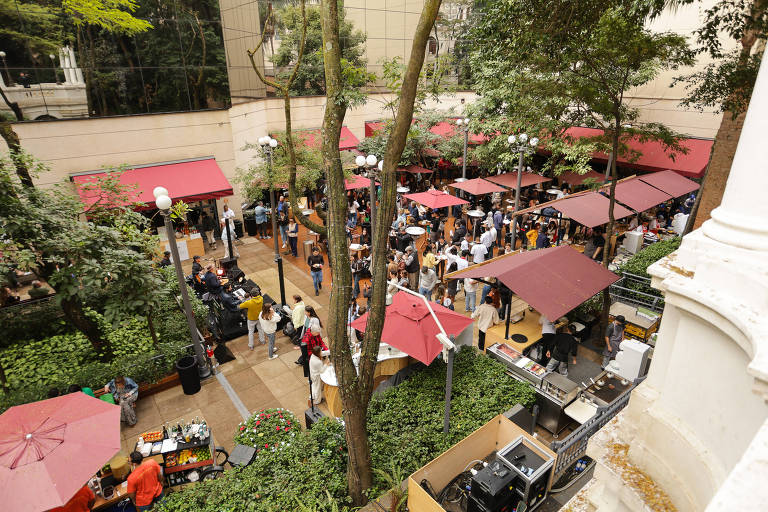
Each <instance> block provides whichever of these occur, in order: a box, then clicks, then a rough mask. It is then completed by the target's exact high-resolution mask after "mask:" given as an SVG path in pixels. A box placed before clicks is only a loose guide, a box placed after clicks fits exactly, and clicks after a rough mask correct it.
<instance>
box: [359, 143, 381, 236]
mask: <svg viewBox="0 0 768 512" xmlns="http://www.w3.org/2000/svg"><path fill="white" fill-rule="evenodd" d="M378 160H379V159H378V158H376V155H368V156H363V155H358V156H357V157H356V158H355V165H357V166H358V167H360V168H361V169H366V168H367V172H366V176H367V177H368V178H370V180H371V183H370V185H368V190H369V194H370V196H371V197H370V203H371V233H370V234H371V240H373V239H374V238H373V233H374V229H375V226H374V222H375V220H374V219H376V177H377V176H376V175H377V172H376V169H378V170H379V171H381V170H382V169H383V168H384V160H381V161H378Z"/></svg>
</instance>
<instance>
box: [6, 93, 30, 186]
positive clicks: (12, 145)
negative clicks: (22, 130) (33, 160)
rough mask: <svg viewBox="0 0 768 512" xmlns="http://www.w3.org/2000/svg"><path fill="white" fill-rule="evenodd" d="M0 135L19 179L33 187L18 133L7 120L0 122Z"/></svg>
mask: <svg viewBox="0 0 768 512" xmlns="http://www.w3.org/2000/svg"><path fill="white" fill-rule="evenodd" d="M14 104H15V103H14ZM0 135H2V136H3V139H5V143H6V144H8V153H9V155H10V157H11V160H12V161H13V166H14V168H15V169H16V175H17V176H18V177H19V181H21V184H22V185H24V186H25V187H34V186H35V183H34V182H33V181H32V175H31V174H30V173H29V168H28V167H27V162H26V161H25V160H24V155H23V152H22V149H21V142H20V141H19V135H18V134H17V133H16V132H15V131H14V129H13V125H12V124H11V123H9V122H4V123H0Z"/></svg>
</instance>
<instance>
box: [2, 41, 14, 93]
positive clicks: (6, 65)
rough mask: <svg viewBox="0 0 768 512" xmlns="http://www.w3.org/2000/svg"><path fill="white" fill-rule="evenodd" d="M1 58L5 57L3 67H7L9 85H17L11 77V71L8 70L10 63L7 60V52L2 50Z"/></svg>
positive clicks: (6, 74)
mask: <svg viewBox="0 0 768 512" xmlns="http://www.w3.org/2000/svg"><path fill="white" fill-rule="evenodd" d="M0 59H3V68H5V76H6V77H7V78H8V87H13V86H14V85H16V84H15V83H13V78H11V72H10V71H8V63H7V62H6V61H5V52H4V51H2V50H0Z"/></svg>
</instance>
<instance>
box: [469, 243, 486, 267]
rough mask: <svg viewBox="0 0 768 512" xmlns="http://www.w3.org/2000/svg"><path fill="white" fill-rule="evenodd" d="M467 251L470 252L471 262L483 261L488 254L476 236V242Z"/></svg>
mask: <svg viewBox="0 0 768 512" xmlns="http://www.w3.org/2000/svg"><path fill="white" fill-rule="evenodd" d="M469 252H470V253H471V254H472V263H474V264H478V263H482V262H484V261H485V255H486V254H488V248H487V247H486V246H485V244H483V243H482V242H481V241H480V239H479V238H478V239H477V242H476V243H475V245H473V246H472V248H471V249H470V250H469Z"/></svg>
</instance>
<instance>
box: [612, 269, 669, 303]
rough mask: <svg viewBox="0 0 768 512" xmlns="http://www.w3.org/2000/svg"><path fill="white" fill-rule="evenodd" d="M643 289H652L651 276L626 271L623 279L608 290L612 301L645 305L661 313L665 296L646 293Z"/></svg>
mask: <svg viewBox="0 0 768 512" xmlns="http://www.w3.org/2000/svg"><path fill="white" fill-rule="evenodd" d="M642 290H651V280H650V278H647V277H643V276H638V275H635V274H630V273H628V272H625V273H624V274H622V276H621V279H619V280H618V281H616V282H615V283H613V284H612V285H611V286H610V287H609V288H608V292H609V293H610V295H611V302H617V301H621V302H625V303H628V304H633V305H635V306H643V307H646V308H649V309H652V310H654V311H657V312H659V313H661V312H662V311H663V310H664V297H660V296H659V295H654V294H651V293H646V292H644V291H642Z"/></svg>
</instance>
